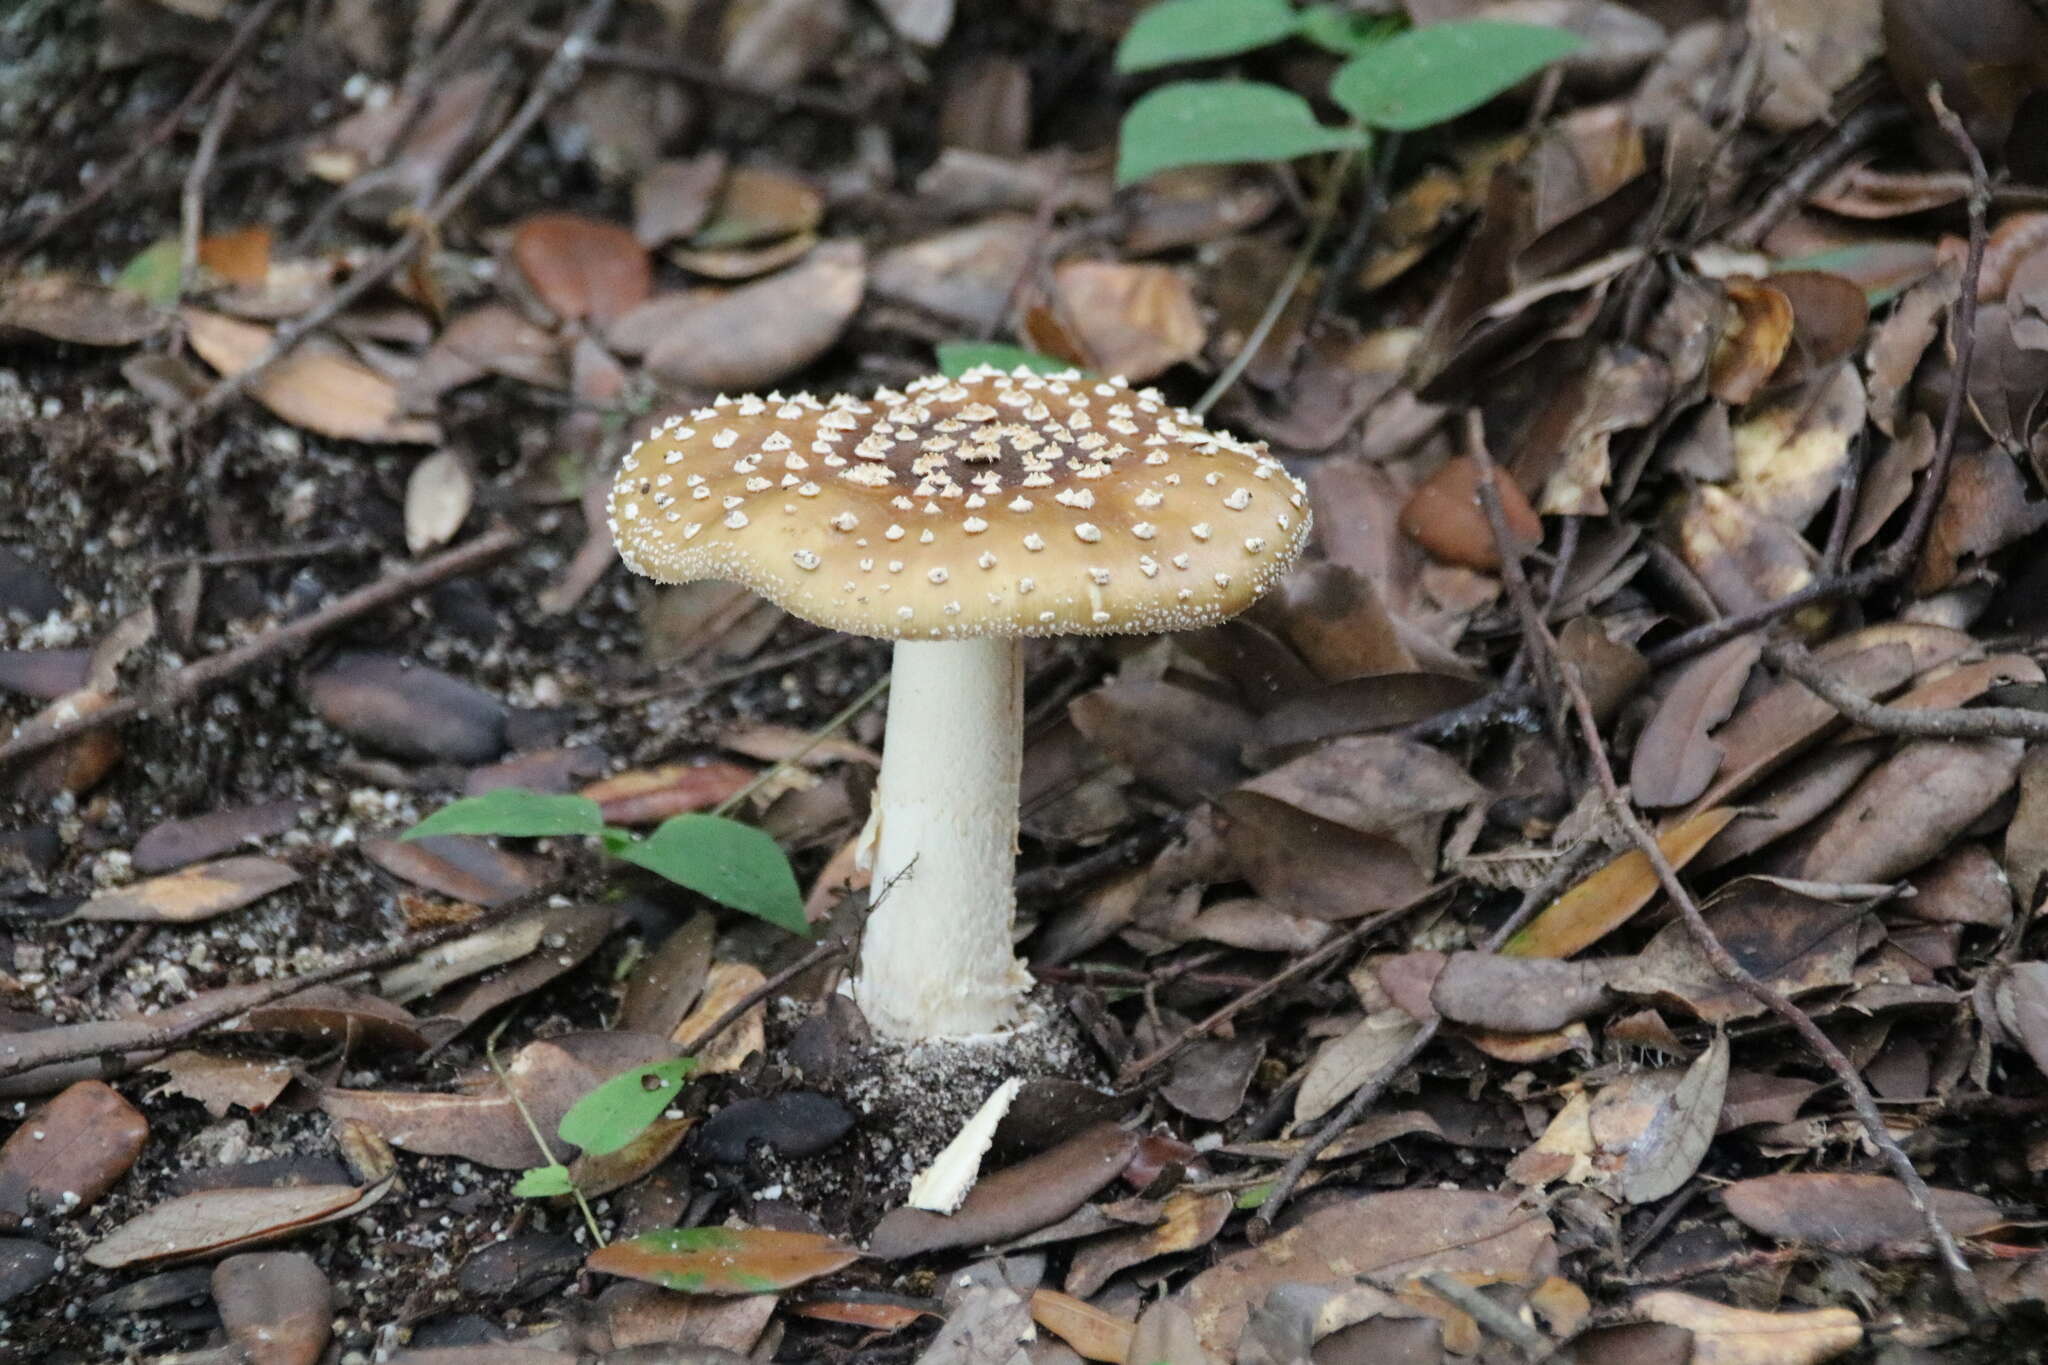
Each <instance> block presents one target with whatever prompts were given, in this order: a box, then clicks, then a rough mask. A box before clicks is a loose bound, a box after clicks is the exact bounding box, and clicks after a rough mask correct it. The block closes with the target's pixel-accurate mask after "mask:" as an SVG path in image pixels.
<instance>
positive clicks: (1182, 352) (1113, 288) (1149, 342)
mask: <svg viewBox="0 0 2048 1365" xmlns="http://www.w3.org/2000/svg"><path fill="white" fill-rule="evenodd" d="M1053 287H1054V291H1055V295H1056V297H1057V299H1058V310H1059V319H1060V322H1061V323H1062V324H1064V325H1065V327H1066V328H1067V329H1068V330H1069V331H1070V332H1072V333H1073V335H1074V337H1075V339H1076V340H1078V341H1079V342H1080V344H1081V347H1082V349H1083V350H1084V351H1085V352H1086V355H1087V358H1088V363H1087V366H1086V368H1088V369H1091V370H1094V371H1095V372H1096V373H1098V374H1109V375H1117V376H1120V377H1122V378H1124V379H1127V380H1129V381H1130V382H1131V383H1133V384H1142V383H1144V382H1145V381H1146V380H1148V379H1151V378H1153V377H1155V376H1156V375H1158V374H1160V373H1162V372H1163V371H1166V370H1169V369H1171V368H1173V367H1174V366H1175V365H1178V364H1180V363H1181V362H1182V361H1186V360H1192V359H1194V358H1195V357H1196V356H1197V355H1199V354H1201V351H1202V343H1203V341H1204V340H1206V339H1207V336H1208V329H1207V328H1206V327H1205V326H1204V325H1203V323H1202V314H1201V310H1200V309H1199V308H1197V307H1196V306H1195V296H1194V292H1193V291H1192V290H1191V289H1189V287H1188V282H1187V280H1186V279H1184V278H1183V277H1182V276H1181V275H1180V273H1179V272H1178V271H1174V270H1170V269H1168V268H1167V267H1165V266H1159V265H1128V264H1125V263H1123V262H1119V261H1067V262H1065V263H1064V264H1062V265H1060V266H1058V267H1057V268H1056V269H1055V270H1054V271H1053Z"/></svg>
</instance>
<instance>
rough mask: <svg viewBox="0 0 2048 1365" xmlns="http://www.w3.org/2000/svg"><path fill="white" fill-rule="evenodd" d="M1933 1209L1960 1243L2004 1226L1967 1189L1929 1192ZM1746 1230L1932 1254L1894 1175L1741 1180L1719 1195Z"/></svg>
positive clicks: (1806, 1174)
mask: <svg viewBox="0 0 2048 1365" xmlns="http://www.w3.org/2000/svg"><path fill="white" fill-rule="evenodd" d="M1928 1192H1929V1193H1930V1194H1932V1195H1933V1196H1934V1210H1935V1212H1936V1213H1938V1214H1940V1215H1941V1221H1942V1222H1943V1223H1945V1224H1947V1225H1948V1230H1949V1231H1950V1232H1951V1233H1952V1234H1954V1235H1955V1236H1957V1237H1975V1236H1977V1235H1978V1234H1980V1233H1984V1232H1989V1231H1990V1230H1991V1229H1992V1228H1995V1227H1999V1226H2001V1225H2003V1224H2004V1223H2005V1222H2006V1221H2007V1219H2006V1217H2005V1215H2004V1214H2002V1213H2000V1212H1999V1209H1998V1206H1997V1205H1996V1204H1994V1203H1992V1202H1991V1201H1990V1200H1989V1199H1985V1198H1983V1197H1982V1196H1980V1195H1974V1194H1970V1193H1967V1192H1966V1191H1963V1190H1944V1189H1932V1190H1930V1191H1928ZM1721 1199H1722V1201H1723V1202H1724V1203H1726V1204H1727V1206H1728V1212H1730V1213H1732V1214H1734V1215H1735V1216H1736V1217H1737V1218H1739V1219H1741V1220H1742V1223H1743V1225H1744V1226H1745V1227H1748V1228H1751V1229H1753V1230H1755V1231H1757V1232H1761V1233H1762V1234H1764V1236H1766V1237H1775V1238H1777V1239H1778V1240H1779V1241H1781V1242H1793V1243H1800V1244H1803V1245H1806V1246H1819V1247H1826V1248H1827V1249H1828V1250H1830V1251H1835V1252H1840V1253H1842V1254H1843V1255H1849V1256H1855V1255H1862V1254H1864V1253H1866V1252H1872V1251H1878V1250H1890V1251H1893V1252H1905V1251H1913V1250H1917V1251H1920V1252H1923V1253H1924V1252H1925V1251H1926V1249H1927V1222H1926V1220H1925V1219H1924V1218H1923V1217H1922V1216H1921V1214H1920V1211H1919V1210H1918V1209H1916V1208H1914V1207H1913V1197H1912V1195H1911V1194H1909V1193H1908V1192H1907V1190H1906V1187H1905V1186H1904V1185H1902V1184H1900V1183H1899V1182H1898V1181H1897V1180H1894V1179H1892V1178H1891V1177H1890V1176H1883V1175H1843V1174H1837V1173H1833V1172H1821V1171H1799V1172H1786V1173H1784V1174H1782V1175H1766V1176H1758V1177H1755V1178H1754V1179H1750V1180H1738V1181H1736V1182H1735V1183H1734V1184H1732V1185H1730V1186H1728V1187H1727V1188H1726V1189H1724V1190H1722V1191H1721Z"/></svg>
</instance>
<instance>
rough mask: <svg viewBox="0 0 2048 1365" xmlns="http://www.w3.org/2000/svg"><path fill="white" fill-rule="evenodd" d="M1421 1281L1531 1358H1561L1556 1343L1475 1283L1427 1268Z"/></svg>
mask: <svg viewBox="0 0 2048 1365" xmlns="http://www.w3.org/2000/svg"><path fill="white" fill-rule="evenodd" d="M1421 1279H1422V1282H1423V1283H1424V1284H1426V1285H1428V1286H1429V1289H1430V1292H1431V1293H1433V1294H1435V1295H1436V1296H1437V1297H1438V1298H1440V1299H1442V1300H1444V1301H1445V1302H1446V1303H1448V1304H1450V1305H1451V1306H1452V1307H1454V1308H1457V1309H1460V1310H1461V1311H1463V1312H1464V1313H1465V1315H1466V1316H1467V1317H1470V1318H1471V1319H1472V1320H1473V1321H1474V1322H1476V1323H1478V1324H1479V1325H1480V1326H1481V1327H1484V1328H1485V1329H1486V1330H1487V1331H1489V1332H1491V1333H1493V1334H1494V1335H1495V1336H1497V1337H1499V1338H1500V1339H1501V1340H1502V1341H1505V1342H1507V1343H1508V1344H1509V1345H1511V1346H1513V1347H1514V1348H1515V1349H1516V1350H1518V1351H1520V1352H1521V1353H1522V1354H1523V1355H1525V1356H1527V1357H1528V1358H1529V1359H1531V1360H1558V1359H1561V1357H1560V1356H1559V1355H1558V1352H1557V1343H1556V1342H1554V1341H1552V1340H1551V1339H1550V1338H1549V1337H1546V1336H1544V1335H1543V1333H1541V1332H1539V1331H1537V1330H1536V1328H1535V1327H1534V1326H1533V1325H1532V1324H1530V1323H1526V1322H1523V1321H1522V1320H1521V1319H1520V1318H1518V1317H1516V1316H1515V1315H1514V1314H1513V1313H1511V1312H1509V1311H1508V1310H1507V1309H1506V1308H1504V1307H1502V1306H1501V1305H1500V1304H1497V1303H1495V1302H1494V1301H1493V1300H1492V1299H1489V1298H1487V1297H1486V1294H1485V1291H1483V1290H1481V1289H1480V1288H1479V1287H1478V1286H1476V1285H1469V1284H1466V1283H1464V1282H1463V1281H1461V1280H1455V1279H1452V1278H1451V1276H1450V1273H1449V1272H1448V1271H1443V1270H1426V1271H1424V1272H1423V1273H1422V1275H1421Z"/></svg>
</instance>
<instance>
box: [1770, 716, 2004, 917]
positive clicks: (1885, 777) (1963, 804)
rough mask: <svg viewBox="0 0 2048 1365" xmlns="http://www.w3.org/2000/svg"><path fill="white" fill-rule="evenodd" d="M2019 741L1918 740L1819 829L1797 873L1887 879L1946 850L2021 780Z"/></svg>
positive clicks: (1823, 878)
mask: <svg viewBox="0 0 2048 1365" xmlns="http://www.w3.org/2000/svg"><path fill="white" fill-rule="evenodd" d="M2024 749H2025V745H2024V744H2023V743H2022V742H2021V741H2019V740H2016V739H1979V740H1942V739H1926V740H1914V741H1911V742H1909V743H1907V744H1905V745H1904V746H1903V747H1901V748H1900V750H1899V751H1898V753H1896V754H1895V755H1893V756H1892V757H1891V758H1889V759H1887V760H1886V761H1885V762H1884V763H1882V764H1880V765H1878V767H1877V768H1876V770H1875V771H1873V772H1872V773H1871V774H1870V775H1869V776H1867V777H1865V778H1864V779H1863V780H1862V781H1861V782H1860V783H1858V784H1857V786H1856V789H1855V790H1854V791H1852V792H1850V793H1849V795H1848V796H1847V797H1846V798H1844V799H1843V801H1842V803H1841V805H1840V806H1838V807H1837V808H1836V809H1835V810H1834V812H1833V813H1832V814H1830V815H1828V816H1827V817H1825V818H1824V819H1822V820H1821V821H1820V822H1819V823H1818V825H1816V827H1815V828H1814V831H1813V833H1812V835H1811V836H1810V837H1809V838H1808V839H1807V841H1806V843H1805V846H1804V849H1803V851H1802V852H1801V854H1800V856H1799V858H1798V862H1797V871H1796V872H1794V873H1793V875H1795V876H1800V877H1805V878H1807V879H1808V880H1811V881H1823V882H1888V881H1892V880H1895V879H1896V878H1898V877H1899V876H1901V875H1903V874H1905V873H1907V872H1911V871H1912V870H1913V869H1914V868H1916V867H1918V866H1920V864H1922V863H1924V862H1927V861H1928V860H1929V859H1931V858H1934V857H1936V856H1938V855H1939V854H1941V853H1943V852H1946V851H1947V849H1948V847H1949V845H1950V843H1951V842H1952V841H1953V840H1954V839H1955V838H1956V836H1957V835H1959V834H1961V833H1962V832H1963V831H1964V830H1966V829H1968V828H1969V827H1970V826H1971V825H1972V824H1974V823H1975V822H1976V820H1977V818H1978V817H1979V816H1981V815H1982V814H1984V812H1985V811H1987V810H1989V809H1990V808H1991V807H1992V806H1994V805H1996V804H1997V803H1998V801H1999V799H2000V798H2001V797H2003V796H2004V795H2005V793H2006V792H2007V791H2008V790H2009V789H2010V788H2011V787H2012V785H2013V783H2014V782H2015V781H2017V780H2018V778H2019V766H2020V757H2021V754H2022V752H2023V751H2024Z"/></svg>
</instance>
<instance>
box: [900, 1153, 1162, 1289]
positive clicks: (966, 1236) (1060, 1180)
mask: <svg viewBox="0 0 2048 1365" xmlns="http://www.w3.org/2000/svg"><path fill="white" fill-rule="evenodd" d="M1138 1141H1139V1139H1138V1135H1137V1134H1136V1133H1131V1132H1126V1131H1125V1130H1123V1129H1122V1128H1119V1127H1117V1126H1116V1125H1115V1124H1113V1123H1099V1124H1095V1125H1094V1126H1092V1127H1090V1128H1087V1129H1085V1130H1084V1131H1082V1132H1080V1133H1078V1134H1076V1135H1075V1136H1073V1137H1071V1138H1068V1139H1067V1140H1066V1141H1065V1142H1062V1143H1061V1144H1060V1145H1059V1146H1057V1147H1054V1148H1052V1149H1051V1150H1050V1151H1045V1152H1041V1153H1039V1154H1038V1155H1037V1156H1034V1157H1031V1158H1030V1159H1028V1160H1026V1161H1022V1162H1019V1163H1018V1164H1017V1165H1015V1166H1009V1167H1005V1168H1004V1169H1003V1170H1000V1171H997V1172H995V1173H994V1174H992V1175H984V1176H983V1177H982V1178H981V1179H980V1181H978V1182H977V1183H976V1184H975V1186H974V1188H973V1189H971V1190H969V1191H968V1192H967V1198H966V1200H965V1201H963V1202H962V1203H961V1205H960V1208H959V1210H958V1211H957V1212H955V1213H953V1214H951V1215H950V1216H949V1215H946V1214H938V1213H927V1212H926V1211H925V1210H923V1209H911V1208H901V1209H896V1210H894V1211H892V1212H890V1213H889V1214H888V1215H886V1216H885V1217H884V1218H883V1219H882V1221H881V1223H880V1224H879V1225H878V1226H877V1227H876V1228H875V1232H874V1236H873V1237H871V1238H870V1239H869V1241H868V1254H869V1255H871V1256H878V1257H880V1258H881V1259H883V1260H885V1261H895V1260H901V1259H903V1258H904V1257H906V1256H917V1255H922V1254H923V1253H925V1252H928V1251H940V1250H944V1249H946V1248H948V1247H958V1246H979V1245H983V1244H986V1243H991V1242H1006V1241H1009V1240H1010V1239H1012V1238H1015V1237H1021V1236H1023V1235H1024V1234H1025V1233H1027V1232H1036V1231H1037V1230H1038V1229H1039V1228H1042V1227H1046V1226H1049V1225H1050V1224H1053V1223H1057V1222H1058V1221H1059V1220H1060V1219H1062V1218H1065V1217H1066V1216H1067V1215H1068V1214H1070V1213H1072V1212H1073V1211H1074V1210H1075V1209H1078V1208H1080V1207H1081V1205H1082V1204H1084V1203H1086V1202H1087V1200H1088V1199H1089V1197H1090V1196H1091V1195H1093V1194H1094V1193H1095V1192H1096V1191H1098V1190H1100V1189H1101V1188H1102V1187H1103V1186H1105V1185H1107V1184H1108V1183H1109V1182H1110V1181H1112V1180H1114V1179H1116V1178H1117V1176H1118V1175H1119V1174H1121V1173H1122V1171H1123V1169H1124V1167H1125V1166H1127V1165H1129V1164H1130V1160H1131V1157H1132V1155H1133V1154H1134V1153H1135V1152H1136V1151H1137V1150H1138Z"/></svg>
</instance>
